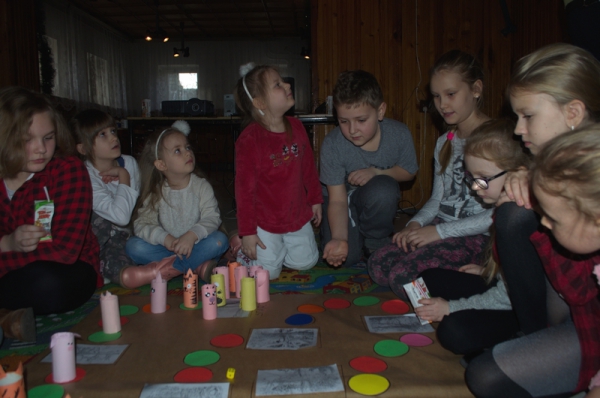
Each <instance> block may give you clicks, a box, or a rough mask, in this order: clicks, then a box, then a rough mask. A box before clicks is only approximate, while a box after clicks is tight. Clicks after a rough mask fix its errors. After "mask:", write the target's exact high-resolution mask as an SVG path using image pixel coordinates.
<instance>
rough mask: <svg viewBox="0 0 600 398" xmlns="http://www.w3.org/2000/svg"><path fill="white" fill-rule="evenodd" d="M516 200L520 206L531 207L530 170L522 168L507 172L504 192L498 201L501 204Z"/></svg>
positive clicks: (497, 204)
mask: <svg viewBox="0 0 600 398" xmlns="http://www.w3.org/2000/svg"><path fill="white" fill-rule="evenodd" d="M510 201H512V202H516V203H517V205H519V206H524V207H525V208H526V209H531V201H530V200H529V170H527V169H525V168H521V169H520V170H517V171H511V172H508V173H507V174H506V179H505V180H504V192H503V193H502V194H501V195H500V198H499V199H498V201H497V202H496V206H500V205H501V204H503V203H505V202H510Z"/></svg>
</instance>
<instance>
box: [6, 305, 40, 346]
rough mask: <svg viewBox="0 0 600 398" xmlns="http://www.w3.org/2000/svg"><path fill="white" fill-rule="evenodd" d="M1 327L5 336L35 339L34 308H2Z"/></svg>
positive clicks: (27, 339) (24, 339) (23, 339)
mask: <svg viewBox="0 0 600 398" xmlns="http://www.w3.org/2000/svg"><path fill="white" fill-rule="evenodd" d="M0 327H1V328H2V331H3V332H4V337H6V338H9V339H15V340H20V341H35V340H36V333H35V316H34V315H33V308H20V309H18V310H14V311H11V310H6V309H0Z"/></svg>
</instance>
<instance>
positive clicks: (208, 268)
mask: <svg viewBox="0 0 600 398" xmlns="http://www.w3.org/2000/svg"><path fill="white" fill-rule="evenodd" d="M216 266H217V261H216V260H206V261H205V262H203V263H202V264H200V265H199V266H198V268H196V271H194V273H196V274H198V276H199V277H200V279H202V280H203V281H204V282H206V283H210V276H211V275H212V272H213V269H215V267H216Z"/></svg>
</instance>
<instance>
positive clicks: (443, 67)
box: [429, 50, 485, 174]
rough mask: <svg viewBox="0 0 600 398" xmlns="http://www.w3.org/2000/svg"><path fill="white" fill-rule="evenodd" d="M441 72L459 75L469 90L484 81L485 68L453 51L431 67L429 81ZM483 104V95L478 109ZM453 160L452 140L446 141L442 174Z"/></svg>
mask: <svg viewBox="0 0 600 398" xmlns="http://www.w3.org/2000/svg"><path fill="white" fill-rule="evenodd" d="M441 71H449V72H453V73H457V74H458V75H459V76H460V78H461V80H462V81H463V82H465V83H466V84H467V85H468V86H469V88H471V89H472V88H473V85H474V84H475V82H477V81H478V80H480V81H481V82H482V83H483V81H484V77H485V76H484V73H483V66H482V65H481V63H480V62H479V61H478V60H477V58H475V57H474V56H473V55H471V54H468V53H466V52H463V51H460V50H451V51H448V52H447V53H445V54H443V55H442V56H441V57H440V58H439V59H438V60H437V61H436V62H435V64H434V65H433V66H432V67H431V70H430V72H429V79H430V80H431V78H432V77H433V75H435V74H436V73H439V72H441ZM482 104H483V93H481V95H480V96H479V98H478V99H477V108H481V106H482ZM455 128H456V126H446V130H453V129H455ZM450 158H452V140H446V142H444V145H443V146H442V149H441V150H440V154H439V159H440V165H441V166H442V168H441V170H440V174H444V172H445V171H446V168H447V167H448V164H449V163H450Z"/></svg>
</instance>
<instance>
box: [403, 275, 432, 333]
mask: <svg viewBox="0 0 600 398" xmlns="http://www.w3.org/2000/svg"><path fill="white" fill-rule="evenodd" d="M403 287H404V291H405V292H406V295H407V296H408V298H409V299H410V303H411V304H412V306H413V308H417V307H422V306H423V304H419V300H421V299H422V298H431V294H429V290H428V289H427V286H425V281H424V280H423V278H418V279H415V280H414V281H412V282H411V283H407V284H406V285H404V286H403ZM419 320H420V321H421V325H427V324H428V323H431V322H430V321H426V320H424V319H421V318H419Z"/></svg>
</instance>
